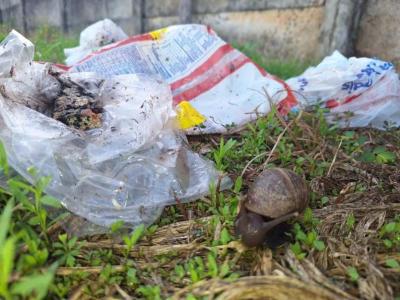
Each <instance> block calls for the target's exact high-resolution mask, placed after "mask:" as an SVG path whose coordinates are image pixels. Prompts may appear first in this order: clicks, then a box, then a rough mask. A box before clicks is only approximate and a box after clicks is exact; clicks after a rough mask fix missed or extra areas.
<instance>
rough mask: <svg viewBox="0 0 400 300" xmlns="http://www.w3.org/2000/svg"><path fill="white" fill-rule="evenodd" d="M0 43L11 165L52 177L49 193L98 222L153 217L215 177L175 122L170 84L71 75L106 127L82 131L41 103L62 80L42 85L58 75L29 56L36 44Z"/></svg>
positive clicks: (1, 99) (2, 120) (4, 132)
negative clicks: (91, 98)
mask: <svg viewBox="0 0 400 300" xmlns="http://www.w3.org/2000/svg"><path fill="white" fill-rule="evenodd" d="M9 47H12V49H15V50H16V51H15V53H16V54H17V55H19V58H20V59H18V60H16V59H15V57H14V55H13V53H14V52H13V51H8V50H10V49H9ZM0 49H2V52H1V53H0V66H5V67H3V69H0V74H2V76H1V77H0V91H1V92H0V139H1V140H2V142H3V143H4V145H5V148H6V150H7V154H8V158H9V163H10V165H11V166H12V167H13V168H14V169H15V170H16V171H17V172H18V173H19V174H21V175H22V176H23V177H25V178H26V179H27V180H29V181H31V182H32V181H34V180H35V179H34V178H32V175H31V174H30V173H29V172H28V171H27V170H28V168H30V167H32V166H33V167H35V168H36V169H37V170H38V172H39V173H38V174H39V176H51V178H52V180H51V183H50V185H49V186H48V188H47V189H46V192H47V193H48V194H50V195H52V196H54V197H56V198H58V199H60V200H61V202H62V204H63V205H64V206H65V207H66V208H67V209H69V210H70V211H72V212H74V213H76V214H77V215H79V216H82V217H84V218H86V219H88V220H90V221H91V222H93V223H95V224H97V225H101V226H109V225H110V224H112V223H114V222H115V221H117V220H122V221H124V222H125V224H126V225H128V226H136V225H138V224H142V223H144V224H150V223H152V222H154V221H155V220H156V219H157V218H158V217H159V215H160V214H161V212H162V209H163V207H164V206H165V205H170V204H175V203H176V201H177V200H179V201H182V202H185V201H191V200H195V199H197V198H199V197H200V196H202V195H204V194H207V193H208V189H209V184H210V183H211V182H213V181H215V180H217V178H218V176H219V174H218V173H217V171H216V170H215V169H214V168H213V166H212V164H211V163H210V162H209V161H206V160H204V159H203V158H201V157H200V156H199V155H198V154H196V153H194V152H192V151H190V150H188V148H187V147H186V145H185V138H184V137H183V136H182V135H180V134H179V133H178V132H177V131H176V130H175V129H174V126H173V123H174V122H171V119H172V118H174V116H175V113H174V110H173V107H172V95H171V92H170V89H169V86H168V85H167V84H165V83H163V82H161V81H158V80H156V79H154V78H149V77H146V76H138V75H121V76H112V77H109V78H107V79H103V78H100V77H98V75H96V74H94V73H71V74H69V76H70V79H71V80H72V81H73V82H76V83H79V84H80V85H81V86H82V87H84V88H85V89H87V90H88V91H90V92H91V93H93V94H94V95H95V96H96V100H97V101H99V103H101V104H102V107H103V117H102V127H101V128H96V129H92V130H88V131H78V130H76V129H73V128H70V127H67V126H66V125H64V124H63V123H61V122H59V121H56V120H55V119H52V118H50V117H48V116H47V115H45V114H43V113H41V112H38V111H36V110H35V109H36V106H35V105H39V106H40V107H44V108H48V109H49V110H51V108H49V106H51V102H52V101H54V99H55V98H56V97H57V95H58V92H57V90H59V89H60V86H59V85H57V84H54V85H51V88H50V90H46V89H40V87H42V86H43V83H44V82H52V80H54V78H52V76H51V75H50V74H49V72H48V68H49V67H48V65H45V64H37V63H34V62H32V59H33V45H32V44H31V43H30V42H27V41H26V40H25V39H21V36H20V35H19V34H17V33H15V32H13V33H11V34H10V36H9V37H8V38H6V40H5V42H3V43H2V44H0ZM21 53H29V55H20V54H21ZM10 68H11V69H13V72H9V69H10ZM32 72H34V73H35V74H34V75H35V76H34V77H32V78H24V77H25V76H27V75H26V74H30V75H32ZM20 81H21V82H20ZM50 91H51V92H50ZM32 101H33V102H34V105H31V104H32V103H31V102H32ZM44 111H46V109H44Z"/></svg>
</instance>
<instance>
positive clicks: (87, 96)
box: [49, 69, 103, 130]
mask: <svg viewBox="0 0 400 300" xmlns="http://www.w3.org/2000/svg"><path fill="white" fill-rule="evenodd" d="M49 75H51V76H53V77H54V78H56V79H57V80H58V82H59V83H60V87H61V88H60V92H59V95H58V97H57V98H56V99H55V100H54V109H53V114H52V117H53V118H54V119H56V120H58V121H60V122H62V123H64V124H66V125H68V126H70V127H73V128H75V129H79V130H88V129H94V128H100V127H101V126H102V112H103V108H102V107H101V105H100V101H98V99H97V97H96V95H94V94H93V93H92V92H90V91H88V90H87V89H86V88H85V87H84V86H82V85H80V84H79V83H77V82H74V81H72V80H71V79H70V78H69V77H68V76H65V75H63V74H61V73H59V72H56V71H54V70H52V69H50V71H49Z"/></svg>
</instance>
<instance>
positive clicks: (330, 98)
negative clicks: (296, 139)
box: [286, 51, 400, 129]
mask: <svg viewBox="0 0 400 300" xmlns="http://www.w3.org/2000/svg"><path fill="white" fill-rule="evenodd" d="M286 83H287V84H288V85H289V86H290V88H291V89H292V90H293V91H295V93H294V94H295V95H296V98H297V100H298V102H299V103H300V105H302V106H310V105H315V104H322V106H323V107H326V108H328V109H329V113H328V114H327V118H328V120H330V121H332V122H338V123H339V125H341V126H344V127H365V126H372V127H376V128H379V129H383V128H385V127H386V125H392V126H400V81H399V76H398V74H397V73H396V71H395V69H394V67H393V64H391V63H389V62H385V61H381V60H378V59H373V58H355V57H351V58H349V59H347V58H346V57H344V56H343V55H342V54H340V53H339V52H338V51H335V52H334V53H333V54H332V55H331V56H328V57H326V58H324V60H323V61H322V62H321V63H320V64H319V65H318V66H316V67H311V68H309V69H307V70H306V71H305V72H304V73H303V74H302V75H300V76H298V77H294V78H290V79H289V80H287V81H286Z"/></svg>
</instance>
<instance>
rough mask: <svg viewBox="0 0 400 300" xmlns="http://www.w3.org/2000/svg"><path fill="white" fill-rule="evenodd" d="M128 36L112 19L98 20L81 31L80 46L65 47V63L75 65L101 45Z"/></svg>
mask: <svg viewBox="0 0 400 300" xmlns="http://www.w3.org/2000/svg"><path fill="white" fill-rule="evenodd" d="M127 37H128V36H127V34H126V33H125V32H124V31H123V30H122V29H121V27H119V26H118V25H117V24H115V23H114V22H113V21H111V20H110V19H104V20H101V21H98V22H96V23H94V24H92V25H90V26H88V27H86V28H85V29H84V30H83V31H82V32H81V34H80V38H79V46H77V47H74V48H67V49H64V54H65V56H66V57H67V58H66V60H65V63H66V64H67V65H68V66H70V65H73V64H75V63H77V62H79V61H80V60H81V59H83V58H84V57H85V56H87V55H89V54H90V53H92V52H93V51H95V50H97V49H99V48H100V47H102V46H104V45H108V44H111V43H114V42H117V41H120V40H123V39H126V38H127Z"/></svg>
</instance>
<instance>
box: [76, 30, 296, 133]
mask: <svg viewBox="0 0 400 300" xmlns="http://www.w3.org/2000/svg"><path fill="white" fill-rule="evenodd" d="M85 30H87V29H85ZM69 71H70V72H95V73H97V74H99V75H101V76H104V77H108V76H114V75H118V74H146V75H150V76H156V77H158V78H160V79H162V80H164V81H165V82H167V83H168V84H169V85H170V87H171V90H172V95H173V100H174V104H175V105H178V104H179V103H181V102H185V101H186V102H189V103H190V104H191V106H192V107H193V109H194V110H192V112H193V111H194V112H193V113H194V114H196V112H197V115H199V116H202V117H203V118H204V119H205V121H204V122H203V123H201V126H194V127H193V126H192V127H190V126H185V127H184V128H186V133H189V134H200V133H225V132H228V131H234V130H238V129H239V128H241V127H242V126H243V125H245V124H246V123H248V122H250V121H253V120H255V119H257V118H258V117H259V116H260V115H264V114H266V113H268V111H270V105H271V103H270V101H271V102H273V103H274V104H277V105H278V106H279V108H280V110H281V111H283V112H285V111H288V110H289V109H290V107H291V106H292V105H294V104H295V103H296V102H295V98H294V97H293V95H292V94H291V92H290V90H289V88H288V87H287V85H286V84H285V82H284V81H282V80H280V79H279V78H276V77H274V76H272V75H270V74H268V73H267V72H266V71H265V70H263V69H262V68H260V67H259V66H257V65H256V64H255V63H254V62H253V61H251V60H250V59H249V58H248V57H247V56H245V55H244V54H243V53H241V52H240V51H238V50H236V49H234V48H233V47H232V46H231V45H229V44H227V43H226V42H225V41H224V40H222V39H221V38H220V37H218V35H217V34H216V33H215V32H214V31H213V30H212V29H211V28H209V27H207V26H204V25H196V24H192V25H176V26H170V27H166V28H163V29H160V30H156V31H153V32H150V33H146V34H142V35H138V36H132V37H129V38H127V39H125V40H122V41H119V42H116V43H113V44H110V45H107V46H105V47H102V48H101V49H99V50H98V51H95V52H93V53H91V54H90V55H88V56H87V57H85V58H84V59H83V60H81V61H80V62H79V63H77V64H74V65H72V66H71V67H70V68H69ZM268 98H269V99H268Z"/></svg>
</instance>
